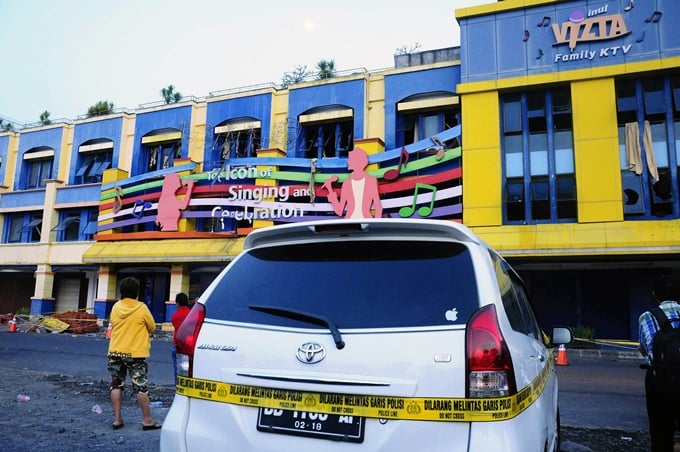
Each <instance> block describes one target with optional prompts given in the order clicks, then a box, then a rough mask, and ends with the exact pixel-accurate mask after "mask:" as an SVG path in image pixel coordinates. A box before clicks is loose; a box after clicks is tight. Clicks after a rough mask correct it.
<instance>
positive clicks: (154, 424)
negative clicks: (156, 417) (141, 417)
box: [142, 422, 162, 430]
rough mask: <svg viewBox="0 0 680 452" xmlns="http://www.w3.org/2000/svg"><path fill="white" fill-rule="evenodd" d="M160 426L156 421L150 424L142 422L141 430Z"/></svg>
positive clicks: (155, 428) (156, 428)
mask: <svg viewBox="0 0 680 452" xmlns="http://www.w3.org/2000/svg"><path fill="white" fill-rule="evenodd" d="M161 427H162V425H161V424H159V423H158V422H154V423H153V424H151V425H144V424H142V430H158V429H159V428H161Z"/></svg>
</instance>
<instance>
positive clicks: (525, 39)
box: [522, 30, 530, 42]
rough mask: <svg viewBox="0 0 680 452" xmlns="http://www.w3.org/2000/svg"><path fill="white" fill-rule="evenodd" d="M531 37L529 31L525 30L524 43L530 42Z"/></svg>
mask: <svg viewBox="0 0 680 452" xmlns="http://www.w3.org/2000/svg"><path fill="white" fill-rule="evenodd" d="M529 36H530V33H529V30H524V38H523V39H522V41H525V42H526V41H528V40H529Z"/></svg>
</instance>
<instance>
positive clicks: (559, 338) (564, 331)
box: [550, 326, 574, 346]
mask: <svg viewBox="0 0 680 452" xmlns="http://www.w3.org/2000/svg"><path fill="white" fill-rule="evenodd" d="M573 340H574V335H573V333H572V332H571V328H569V327H567V326H556V327H553V330H552V334H551V335H550V345H552V346H555V345H562V344H571V342H572V341H573Z"/></svg>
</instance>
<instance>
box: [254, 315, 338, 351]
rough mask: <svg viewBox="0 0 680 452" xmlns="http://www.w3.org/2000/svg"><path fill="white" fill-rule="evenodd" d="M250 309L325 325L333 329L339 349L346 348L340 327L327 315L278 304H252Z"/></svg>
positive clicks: (332, 333) (334, 338)
mask: <svg viewBox="0 0 680 452" xmlns="http://www.w3.org/2000/svg"><path fill="white" fill-rule="evenodd" d="M248 309H252V310H253V311H259V312H266V313H267V314H273V315H278V316H279V317H285V318H288V319H294V320H301V321H303V322H307V323H311V324H314V325H319V326H325V327H326V328H328V329H329V330H330V331H331V335H332V336H333V340H334V341H335V346H336V347H337V348H338V350H342V349H343V348H345V341H343V340H342V336H341V335H340V331H339V330H338V327H337V326H336V325H335V322H333V321H332V320H331V319H329V318H328V317H326V316H323V315H318V314H311V313H308V312H303V311H297V310H295V309H287V308H279V307H277V306H260V305H250V306H248Z"/></svg>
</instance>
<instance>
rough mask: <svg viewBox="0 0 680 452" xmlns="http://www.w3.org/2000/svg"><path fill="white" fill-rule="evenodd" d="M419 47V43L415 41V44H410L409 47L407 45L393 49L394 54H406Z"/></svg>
mask: <svg viewBox="0 0 680 452" xmlns="http://www.w3.org/2000/svg"><path fill="white" fill-rule="evenodd" d="M420 47H421V46H420V44H419V43H417V42H416V43H415V44H412V45H411V46H410V47H409V46H401V47H399V48H397V49H395V50H394V54H395V55H408V54H409V53H413V52H415V51H416V50H418V49H419V48H420Z"/></svg>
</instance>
